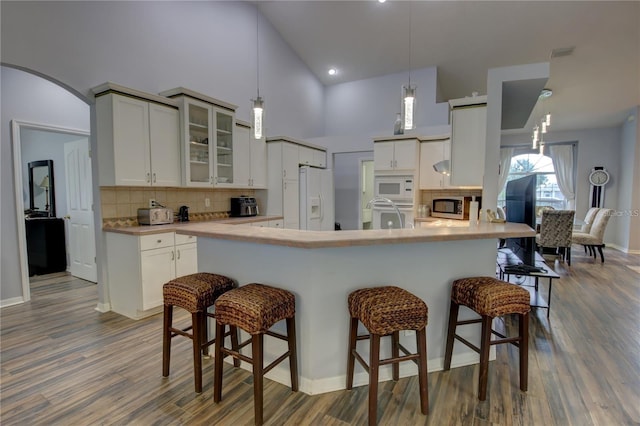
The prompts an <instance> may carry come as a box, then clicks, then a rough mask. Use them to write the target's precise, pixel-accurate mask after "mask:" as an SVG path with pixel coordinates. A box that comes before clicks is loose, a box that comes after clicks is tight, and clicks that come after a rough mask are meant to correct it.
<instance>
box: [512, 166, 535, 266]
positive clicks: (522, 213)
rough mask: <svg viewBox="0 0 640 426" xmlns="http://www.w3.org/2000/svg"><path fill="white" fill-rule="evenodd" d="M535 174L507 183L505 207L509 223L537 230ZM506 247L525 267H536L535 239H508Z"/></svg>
mask: <svg viewBox="0 0 640 426" xmlns="http://www.w3.org/2000/svg"><path fill="white" fill-rule="evenodd" d="M537 180H538V176H537V175H535V174H533V175H529V176H525V177H522V178H520V179H515V180H512V181H509V182H507V188H506V191H505V197H506V198H505V207H506V210H507V211H506V216H507V222H516V223H525V224H527V225H529V226H530V227H531V228H532V229H536V182H537ZM506 246H507V248H509V249H510V250H511V251H512V252H513V254H515V255H516V257H517V259H519V260H520V261H521V262H522V263H524V264H525V265H530V266H535V256H536V252H535V249H536V247H535V246H536V244H535V238H534V237H522V238H507V241H506Z"/></svg>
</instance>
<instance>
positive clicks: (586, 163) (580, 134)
mask: <svg viewBox="0 0 640 426" xmlns="http://www.w3.org/2000/svg"><path fill="white" fill-rule="evenodd" d="M545 140H546V141H547V142H548V143H553V142H571V141H577V142H578V145H577V146H578V149H577V161H576V167H577V170H576V217H578V218H583V217H584V215H585V214H586V213H587V210H588V209H589V191H590V184H589V173H590V172H591V170H592V169H593V167H594V166H604V168H605V169H607V170H608V171H609V172H610V174H611V180H610V182H609V184H607V186H606V187H605V207H607V208H611V209H619V208H620V204H619V203H618V186H619V184H620V179H621V165H620V148H621V145H620V128H619V127H609V128H600V129H588V130H576V131H566V132H549V133H547V134H546V135H545ZM530 144H531V137H530V135H529V134H528V133H527V134H520V135H509V136H503V137H502V145H503V146H507V145H530ZM617 219H618V218H616V217H612V218H611V219H610V220H609V224H608V225H607V231H606V233H605V242H607V243H611V244H615V245H620V243H621V241H620V240H619V236H618V232H617V226H618V224H617V222H618V220H617Z"/></svg>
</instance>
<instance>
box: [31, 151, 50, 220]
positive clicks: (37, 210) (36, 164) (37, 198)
mask: <svg viewBox="0 0 640 426" xmlns="http://www.w3.org/2000/svg"><path fill="white" fill-rule="evenodd" d="M29 208H30V209H31V213H30V216H36V217H55V216H56V202H55V186H54V181H53V160H41V161H32V162H30V163H29Z"/></svg>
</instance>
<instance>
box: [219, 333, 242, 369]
mask: <svg viewBox="0 0 640 426" xmlns="http://www.w3.org/2000/svg"><path fill="white" fill-rule="evenodd" d="M229 331H230V333H231V349H233V350H234V351H237V350H238V346H239V345H240V344H239V343H238V327H236V326H233V325H230V326H229ZM222 333H223V334H224V326H222ZM216 336H218V334H216ZM216 340H217V338H216ZM222 340H223V342H224V338H223V339H222ZM223 346H224V345H223ZM233 366H234V367H240V359H239V358H236V357H233Z"/></svg>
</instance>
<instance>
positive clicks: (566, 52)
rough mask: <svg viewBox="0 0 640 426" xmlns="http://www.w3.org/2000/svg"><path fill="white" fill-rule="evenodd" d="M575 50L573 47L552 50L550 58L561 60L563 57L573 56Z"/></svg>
mask: <svg viewBox="0 0 640 426" xmlns="http://www.w3.org/2000/svg"><path fill="white" fill-rule="evenodd" d="M574 49H575V46H571V47H559V48H557V49H553V50H552V51H551V57H552V58H561V57H563V56H570V55H572V54H573V50H574Z"/></svg>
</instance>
